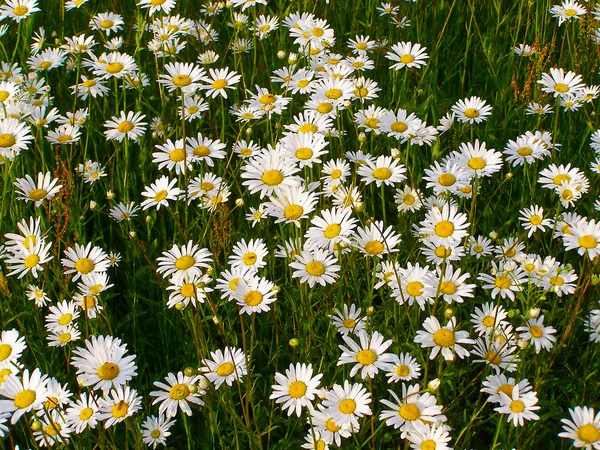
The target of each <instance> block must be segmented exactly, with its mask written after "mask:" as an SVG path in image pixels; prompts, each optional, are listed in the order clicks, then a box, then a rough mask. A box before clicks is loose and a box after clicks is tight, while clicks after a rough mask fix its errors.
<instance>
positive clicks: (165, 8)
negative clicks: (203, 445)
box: [137, 0, 176, 447]
mask: <svg viewBox="0 0 600 450" xmlns="http://www.w3.org/2000/svg"><path fill="white" fill-rule="evenodd" d="M175 5H176V0H139V1H138V3H137V6H139V7H141V8H142V9H148V14H149V15H153V14H154V13H157V12H158V13H160V12H163V13H165V14H169V13H170V12H171V10H172V9H173V8H174V7H175ZM155 447H156V445H155Z"/></svg>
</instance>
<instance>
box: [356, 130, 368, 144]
mask: <svg viewBox="0 0 600 450" xmlns="http://www.w3.org/2000/svg"><path fill="white" fill-rule="evenodd" d="M366 140H367V135H366V134H365V133H364V132H363V131H361V132H360V133H358V142H365V141H366Z"/></svg>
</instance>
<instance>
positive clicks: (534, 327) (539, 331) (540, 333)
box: [529, 325, 544, 338]
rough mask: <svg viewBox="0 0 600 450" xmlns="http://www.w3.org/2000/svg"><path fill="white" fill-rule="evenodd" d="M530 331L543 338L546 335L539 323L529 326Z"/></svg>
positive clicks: (536, 336) (534, 335) (535, 336)
mask: <svg viewBox="0 0 600 450" xmlns="http://www.w3.org/2000/svg"><path fill="white" fill-rule="evenodd" d="M529 332H530V333H531V335H532V336H533V337H534V338H541V337H542V336H543V335H544V332H543V330H542V329H541V328H540V327H538V326H537V325H532V326H530V327H529Z"/></svg>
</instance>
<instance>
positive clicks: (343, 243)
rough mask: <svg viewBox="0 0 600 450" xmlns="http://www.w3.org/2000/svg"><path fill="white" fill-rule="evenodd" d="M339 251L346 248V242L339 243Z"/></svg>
mask: <svg viewBox="0 0 600 450" xmlns="http://www.w3.org/2000/svg"><path fill="white" fill-rule="evenodd" d="M337 245H338V246H339V247H340V248H341V249H345V248H348V243H347V242H346V241H340V242H338V244H337Z"/></svg>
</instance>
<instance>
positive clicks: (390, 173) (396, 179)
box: [357, 156, 406, 187]
mask: <svg viewBox="0 0 600 450" xmlns="http://www.w3.org/2000/svg"><path fill="white" fill-rule="evenodd" d="M357 173H358V175H360V176H362V177H363V181H364V182H365V184H370V183H373V182H375V184H376V185H377V187H380V186H381V185H382V184H385V185H386V186H393V185H394V184H396V183H401V182H402V181H404V180H406V176H405V175H404V174H405V173H406V168H405V167H404V166H403V165H402V164H400V162H399V161H398V160H397V159H393V158H392V157H391V156H379V157H378V158H377V159H376V160H375V161H367V163H366V164H363V165H361V166H360V167H359V168H358V171H357Z"/></svg>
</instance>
